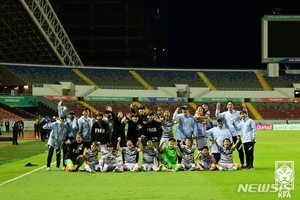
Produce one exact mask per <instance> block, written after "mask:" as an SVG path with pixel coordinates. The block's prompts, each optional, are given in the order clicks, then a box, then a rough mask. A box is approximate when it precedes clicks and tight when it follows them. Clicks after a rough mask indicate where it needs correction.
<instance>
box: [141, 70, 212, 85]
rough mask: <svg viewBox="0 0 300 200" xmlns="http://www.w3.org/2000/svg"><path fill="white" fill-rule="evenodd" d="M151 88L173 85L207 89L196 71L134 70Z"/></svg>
mask: <svg viewBox="0 0 300 200" xmlns="http://www.w3.org/2000/svg"><path fill="white" fill-rule="evenodd" d="M136 72H137V73H138V74H139V75H140V76H141V77H142V78H143V79H144V80H145V81H146V82H147V83H148V84H149V85H151V86H152V87H154V88H157V87H174V84H188V85H189V86H190V87H207V86H206V85H205V83H204V82H203V80H202V79H201V78H200V77H199V75H198V74H197V72H196V71H156V70H155V71H154V70H136Z"/></svg>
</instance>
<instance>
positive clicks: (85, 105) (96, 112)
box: [78, 101, 99, 115]
mask: <svg viewBox="0 0 300 200" xmlns="http://www.w3.org/2000/svg"><path fill="white" fill-rule="evenodd" d="M78 102H79V103H80V104H81V105H82V106H84V107H86V108H88V109H90V110H91V111H92V112H93V113H94V114H96V115H97V114H98V113H99V111H98V110H97V109H96V108H94V107H93V106H91V105H90V104H88V103H87V102H84V101H78Z"/></svg>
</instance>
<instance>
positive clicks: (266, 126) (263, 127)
mask: <svg viewBox="0 0 300 200" xmlns="http://www.w3.org/2000/svg"><path fill="white" fill-rule="evenodd" d="M255 128H256V130H257V131H272V130H273V129H274V127H273V124H256V125H255Z"/></svg>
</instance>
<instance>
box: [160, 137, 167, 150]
mask: <svg viewBox="0 0 300 200" xmlns="http://www.w3.org/2000/svg"><path fill="white" fill-rule="evenodd" d="M167 141H168V140H167V139H164V140H163V141H162V142H161V143H160V144H159V147H158V151H159V153H163V145H164V143H165V142H167Z"/></svg>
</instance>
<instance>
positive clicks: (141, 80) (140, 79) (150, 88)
mask: <svg viewBox="0 0 300 200" xmlns="http://www.w3.org/2000/svg"><path fill="white" fill-rule="evenodd" d="M130 73H131V74H132V76H134V78H136V80H138V81H139V82H140V83H141V84H142V85H143V86H144V87H145V88H147V89H148V90H153V87H151V86H150V85H149V84H148V83H147V82H146V81H145V80H144V79H143V78H142V77H141V76H140V75H139V74H138V73H136V72H135V71H130Z"/></svg>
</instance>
